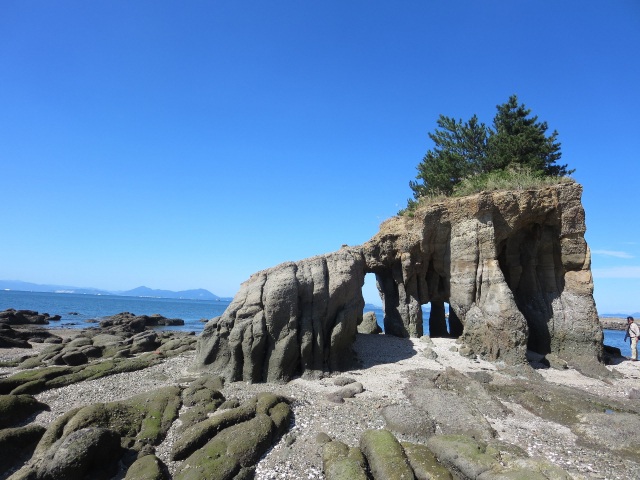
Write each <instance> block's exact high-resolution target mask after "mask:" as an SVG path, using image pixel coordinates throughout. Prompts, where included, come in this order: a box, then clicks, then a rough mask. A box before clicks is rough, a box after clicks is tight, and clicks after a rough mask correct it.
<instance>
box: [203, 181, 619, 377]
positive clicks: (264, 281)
mask: <svg viewBox="0 0 640 480" xmlns="http://www.w3.org/2000/svg"><path fill="white" fill-rule="evenodd" d="M581 194H582V187H581V186H580V185H578V184H575V183H565V184H560V185H556V186H552V187H546V188H542V189H539V190H528V191H503V192H482V193H479V194H476V195H472V196H469V197H464V198H453V199H449V200H447V201H445V202H443V203H439V204H434V205H430V206H427V207H424V208H422V209H421V210H418V211H416V212H415V214H414V215H413V216H403V217H394V218H392V219H390V220H388V221H386V222H384V223H383V224H382V225H381V227H380V232H379V233H378V234H377V235H376V236H374V237H373V238H372V239H371V240H370V241H368V242H367V243H365V244H363V245H361V246H357V247H347V246H344V247H343V248H342V249H340V250H339V251H337V252H334V253H329V254H326V255H322V256H318V257H313V258H309V259H305V260H300V261H298V262H287V263H284V264H281V265H278V266H276V267H273V268H270V269H268V270H264V271H261V272H258V273H256V274H254V275H252V276H251V278H249V280H247V281H246V282H245V283H243V284H242V286H241V288H240V291H239V292H238V294H237V295H236V297H235V298H234V300H233V302H232V303H231V304H230V305H229V308H228V309H227V310H226V311H225V312H224V314H223V315H222V316H221V317H218V318H215V319H213V320H211V321H210V322H209V323H208V324H207V326H206V327H205V330H204V332H203V334H202V336H201V338H200V341H199V342H198V355H197V361H196V366H197V367H198V368H200V369H204V370H209V371H212V372H214V373H218V374H221V375H223V376H224V377H226V378H227V379H229V380H245V381H251V382H257V381H286V380H289V379H291V378H292V377H294V376H297V375H303V376H306V377H319V376H321V375H323V374H324V373H326V372H331V371H336V370H341V369H343V368H345V367H346V366H347V365H348V364H349V361H350V360H351V345H352V342H353V340H354V335H355V332H356V331H357V326H358V324H359V323H361V320H362V308H363V305H364V301H363V298H362V292H361V288H362V285H363V282H364V276H365V274H366V273H370V272H373V273H374V274H375V275H376V280H377V284H378V289H379V290H380V292H381V297H382V302H383V308H384V313H385V317H384V326H385V332H386V333H387V334H391V335H396V336H401V337H409V336H411V337H419V336H421V335H422V334H423V331H422V330H423V328H422V323H423V318H422V309H421V306H422V305H424V304H427V303H431V306H432V316H431V318H430V319H429V324H430V326H431V329H432V330H433V331H432V332H431V335H432V336H442V335H452V336H456V337H457V336H461V339H462V341H463V342H464V344H465V350H464V351H465V352H466V354H467V355H468V356H475V355H479V356H481V357H483V358H486V359H490V360H497V359H500V360H503V361H505V362H507V363H509V364H513V365H517V364H524V363H525V362H526V359H525V352H526V350H527V349H530V350H532V351H534V352H537V353H539V354H542V355H546V354H553V355H556V356H557V357H558V358H561V359H564V360H566V361H567V362H568V363H569V364H571V365H574V366H576V368H582V369H583V371H585V372H588V373H589V374H591V375H602V374H605V373H606V372H605V371H604V370H603V369H602V368H599V366H601V362H602V359H603V352H602V329H601V327H600V324H599V322H598V316H597V312H596V308H595V303H594V300H593V296H592V293H593V282H592V276H591V257H590V252H589V248H588V246H587V244H586V242H585V240H584V232H585V228H586V227H585V222H584V210H583V208H582V204H581V200H580V198H581ZM445 303H448V304H449V306H450V309H449V312H450V315H449V322H448V323H449V327H448V328H449V330H448V331H447V323H446V320H445V316H444V315H445V313H444V312H445V310H444V304H445Z"/></svg>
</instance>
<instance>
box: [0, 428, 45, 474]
mask: <svg viewBox="0 0 640 480" xmlns="http://www.w3.org/2000/svg"><path fill="white" fill-rule="evenodd" d="M44 432H45V428H44V427H43V426H42V425H34V424H31V425H27V426H25V427H17V428H3V429H0V452H2V454H1V455H0V472H6V471H7V470H8V469H9V468H13V467H16V466H19V465H20V464H21V463H23V462H24V461H25V460H28V459H29V458H30V457H31V454H32V453H33V451H34V450H35V448H36V445H37V444H38V441H40V439H41V438H42V435H44Z"/></svg>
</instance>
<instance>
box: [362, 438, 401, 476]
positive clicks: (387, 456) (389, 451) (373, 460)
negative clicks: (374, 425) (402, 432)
mask: <svg viewBox="0 0 640 480" xmlns="http://www.w3.org/2000/svg"><path fill="white" fill-rule="evenodd" d="M360 449H361V450H362V453H364V455H365V457H366V459H367V463H368V464H369V469H370V471H371V474H372V475H373V477H374V478H376V479H377V478H380V479H382V478H384V479H388V480H395V479H404V480H406V479H411V478H413V471H412V470H411V466H410V465H409V460H408V459H407V456H406V455H405V453H404V450H403V449H402V446H401V445H400V443H399V442H398V440H396V438H395V437H394V436H393V434H392V433H391V432H390V431H389V430H367V431H365V432H364V433H363V434H362V436H361V437H360Z"/></svg>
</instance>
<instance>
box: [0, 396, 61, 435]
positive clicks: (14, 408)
mask: <svg viewBox="0 0 640 480" xmlns="http://www.w3.org/2000/svg"><path fill="white" fill-rule="evenodd" d="M48 409H49V407H48V406H47V405H45V404H44V403H40V402H39V401H37V400H36V399H35V398H33V397H32V396H31V395H0V428H5V427H12V426H16V425H19V424H20V423H22V422H24V421H25V420H26V419H28V418H29V417H30V416H32V415H33V414H35V413H37V412H40V411H42V410H48Z"/></svg>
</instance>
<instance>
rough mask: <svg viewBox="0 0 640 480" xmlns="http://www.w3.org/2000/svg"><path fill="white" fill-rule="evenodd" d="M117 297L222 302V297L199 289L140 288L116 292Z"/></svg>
mask: <svg viewBox="0 0 640 480" xmlns="http://www.w3.org/2000/svg"><path fill="white" fill-rule="evenodd" d="M114 293H116V294H117V295H123V296H125V297H160V298H188V299H193V300H220V297H219V296H217V295H214V294H213V293H211V292H210V291H209V290H205V289H204V288H198V289H195V290H182V291H179V292H174V291H171V290H157V289H153V288H149V287H144V286H143V287H138V288H134V289H133V290H127V291H125V292H114Z"/></svg>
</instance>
